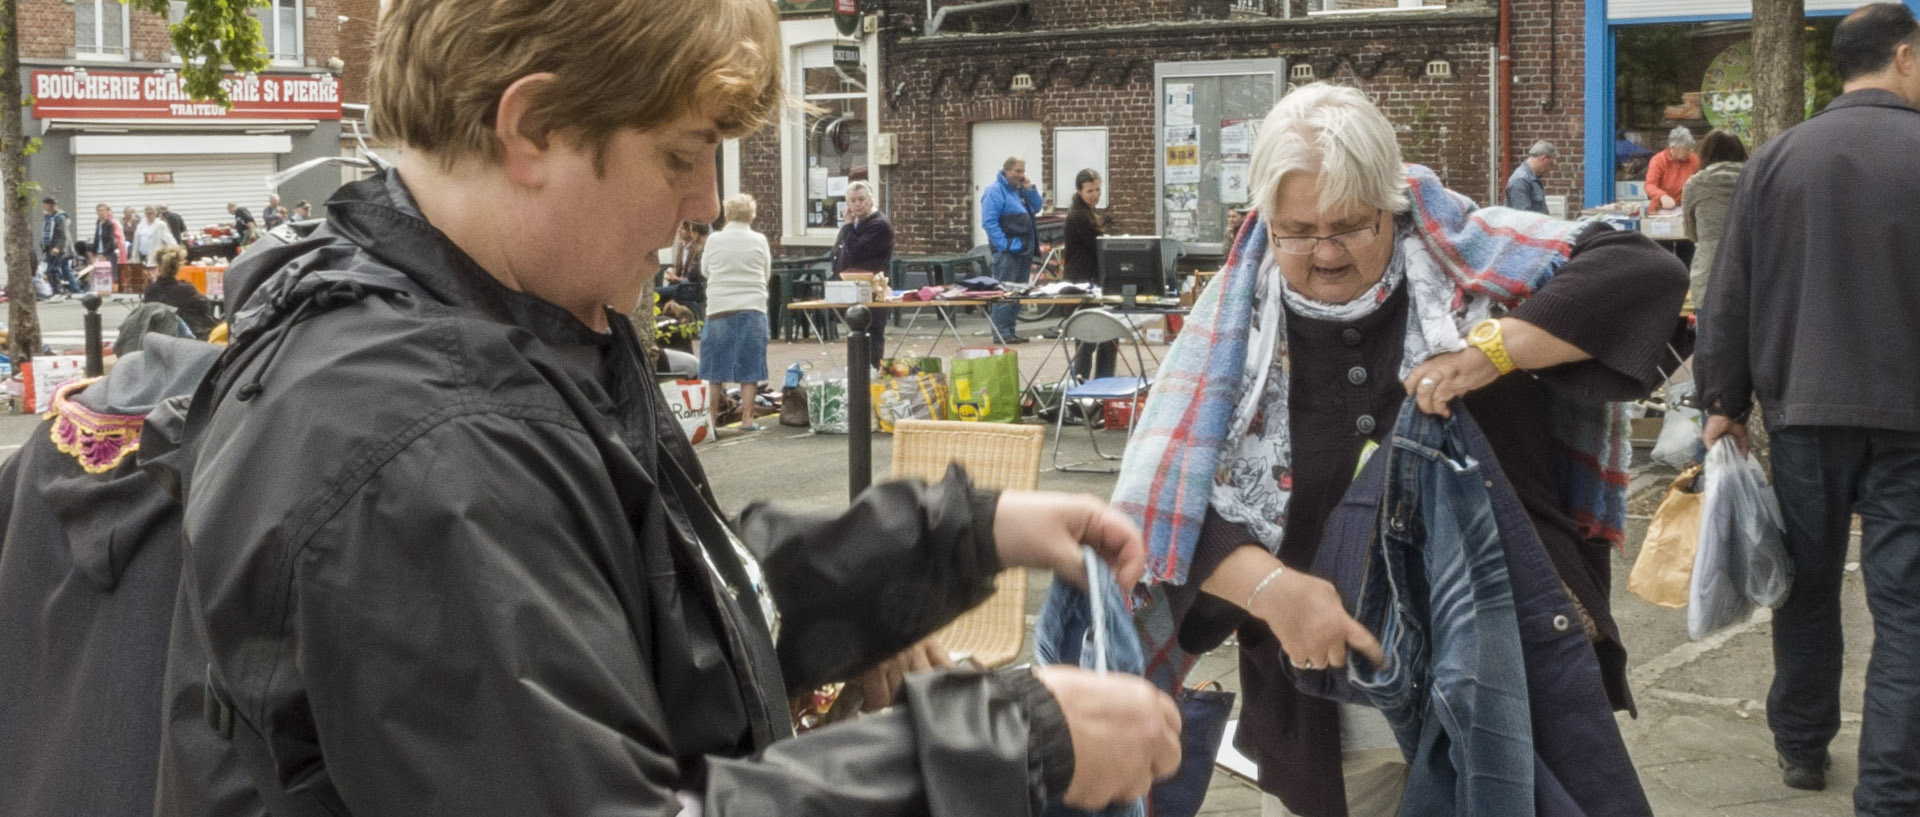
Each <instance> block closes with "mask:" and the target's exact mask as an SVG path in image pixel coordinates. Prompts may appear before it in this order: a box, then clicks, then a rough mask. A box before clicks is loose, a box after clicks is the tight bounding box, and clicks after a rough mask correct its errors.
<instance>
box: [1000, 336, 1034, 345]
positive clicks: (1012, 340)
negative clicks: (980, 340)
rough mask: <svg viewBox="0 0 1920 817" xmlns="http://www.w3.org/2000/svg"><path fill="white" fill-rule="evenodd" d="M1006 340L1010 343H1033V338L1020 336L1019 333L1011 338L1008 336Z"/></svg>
mask: <svg viewBox="0 0 1920 817" xmlns="http://www.w3.org/2000/svg"><path fill="white" fill-rule="evenodd" d="M1006 342H1007V343H1009V344H1014V343H1031V342H1032V338H1025V337H1021V336H1019V335H1014V336H1013V337H1010V338H1007V339H1006Z"/></svg>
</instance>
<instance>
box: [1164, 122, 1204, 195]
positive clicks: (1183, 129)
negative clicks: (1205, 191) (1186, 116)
mask: <svg viewBox="0 0 1920 817" xmlns="http://www.w3.org/2000/svg"><path fill="white" fill-rule="evenodd" d="M1199 136H1200V129H1199V128H1197V127H1195V126H1193V125H1168V126H1167V131H1166V140H1165V141H1166V146H1167V159H1166V163H1165V164H1166V171H1165V172H1166V183H1167V184H1199V183H1200V139H1199Z"/></svg>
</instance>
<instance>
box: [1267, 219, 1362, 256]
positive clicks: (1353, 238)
mask: <svg viewBox="0 0 1920 817" xmlns="http://www.w3.org/2000/svg"><path fill="white" fill-rule="evenodd" d="M1379 237H1380V217H1379V215H1376V216H1374V219H1373V223H1372V224H1369V225H1367V226H1365V227H1361V228H1360V229H1358V230H1348V231H1346V232H1344V233H1335V234H1333V235H1281V234H1279V233H1276V232H1274V231H1273V230H1272V228H1268V230H1267V239H1268V240H1269V241H1272V242H1273V247H1274V249H1277V250H1279V251H1281V252H1283V253H1286V254H1288V255H1312V254H1313V251H1314V250H1317V249H1319V248H1320V242H1322V241H1331V242H1333V243H1334V245H1335V246H1337V247H1339V248H1340V249H1342V250H1345V251H1347V252H1353V251H1355V250H1358V249H1360V248H1362V247H1365V246H1367V245H1368V244H1372V243H1373V240H1374V239H1376V238H1379Z"/></svg>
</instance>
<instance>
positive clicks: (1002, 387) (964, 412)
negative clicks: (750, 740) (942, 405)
mask: <svg viewBox="0 0 1920 817" xmlns="http://www.w3.org/2000/svg"><path fill="white" fill-rule="evenodd" d="M947 368H948V369H949V372H948V374H947V389H948V391H947V394H948V405H949V409H950V410H949V411H948V412H947V416H948V417H949V418H951V419H955V420H965V421H968V422H983V423H1012V422H1018V421H1019V419H1020V356H1019V355H1017V354H1014V352H1013V350H1012V349H1002V348H997V347H996V348H982V347H973V348H966V349H961V350H960V351H959V352H958V353H957V354H956V355H955V357H954V359H953V360H950V361H947Z"/></svg>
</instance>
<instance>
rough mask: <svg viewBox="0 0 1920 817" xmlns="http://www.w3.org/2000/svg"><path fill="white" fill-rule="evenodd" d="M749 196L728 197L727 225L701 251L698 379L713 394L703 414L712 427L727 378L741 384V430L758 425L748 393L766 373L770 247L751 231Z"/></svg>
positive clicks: (717, 423)
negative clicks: (703, 315) (703, 282)
mask: <svg viewBox="0 0 1920 817" xmlns="http://www.w3.org/2000/svg"><path fill="white" fill-rule="evenodd" d="M754 210H755V207H754V201H753V197H752V196H750V195H747V194H745V193H741V194H740V195H737V196H734V197H733V198H730V199H727V201H726V204H725V206H724V208H723V212H724V214H725V215H726V218H727V226H726V227H725V228H722V229H721V230H720V231H719V232H717V233H714V234H713V237H711V238H709V239H707V248H706V251H705V253H703V254H702V255H701V257H700V266H701V269H702V270H704V271H705V272H706V276H707V325H706V328H705V329H703V330H702V331H701V332H700V379H701V380H705V381H707V388H708V389H709V390H711V392H712V394H711V395H709V396H708V399H707V416H708V417H709V418H711V419H712V421H713V426H714V429H715V431H716V433H717V431H718V429H719V427H720V404H721V403H722V402H724V400H723V399H722V397H723V396H724V395H725V394H726V387H727V384H728V383H738V384H740V430H741V431H759V430H760V426H759V424H758V423H755V422H754V417H753V397H754V394H755V392H756V391H757V390H758V388H759V385H760V381H762V380H765V379H767V276H768V275H770V274H772V271H773V253H772V251H771V250H769V249H768V248H767V237H766V236H764V235H761V234H759V233H756V232H754V231H753V214H754Z"/></svg>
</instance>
